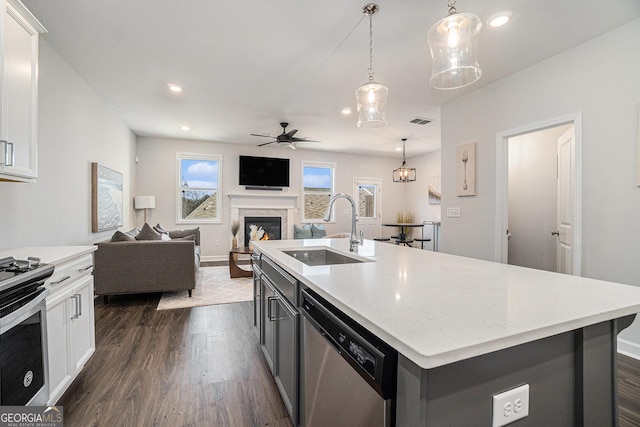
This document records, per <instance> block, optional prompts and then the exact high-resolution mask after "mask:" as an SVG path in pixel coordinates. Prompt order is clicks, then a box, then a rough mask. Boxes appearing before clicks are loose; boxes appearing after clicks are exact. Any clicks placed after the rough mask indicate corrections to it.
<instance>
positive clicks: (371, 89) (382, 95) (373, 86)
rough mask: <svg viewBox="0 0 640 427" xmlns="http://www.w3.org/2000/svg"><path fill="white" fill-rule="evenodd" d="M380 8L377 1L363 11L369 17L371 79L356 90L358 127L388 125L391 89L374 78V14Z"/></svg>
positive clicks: (366, 6) (367, 5)
mask: <svg viewBox="0 0 640 427" xmlns="http://www.w3.org/2000/svg"><path fill="white" fill-rule="evenodd" d="M379 10H380V8H379V7H378V5H377V4H375V3H369V4H366V5H365V6H364V7H363V8H362V12H363V13H364V14H365V15H367V16H368V17H369V70H368V72H369V81H368V82H367V83H365V84H364V85H362V86H360V87H359V88H358V90H356V102H357V104H358V127H359V128H379V127H383V126H386V125H387V121H386V119H385V113H386V110H387V95H388V94H389V89H387V87H386V86H385V85H383V84H380V83H378V82H376V81H374V80H373V74H374V72H373V15H374V14H375V13H376V12H378V11H379Z"/></svg>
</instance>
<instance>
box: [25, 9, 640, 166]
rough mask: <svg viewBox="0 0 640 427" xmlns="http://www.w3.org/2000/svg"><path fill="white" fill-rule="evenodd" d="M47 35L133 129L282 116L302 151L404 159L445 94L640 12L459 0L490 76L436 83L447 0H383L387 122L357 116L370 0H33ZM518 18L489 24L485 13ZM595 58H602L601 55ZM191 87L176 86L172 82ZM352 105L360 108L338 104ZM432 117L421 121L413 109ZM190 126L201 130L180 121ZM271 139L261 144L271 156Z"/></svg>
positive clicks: (210, 136)
mask: <svg viewBox="0 0 640 427" xmlns="http://www.w3.org/2000/svg"><path fill="white" fill-rule="evenodd" d="M23 2H24V3H25V5H26V6H27V7H28V8H29V9H30V10H31V11H32V12H33V14H34V15H35V16H36V17H37V18H38V19H39V20H40V22H41V23H42V24H43V25H44V26H45V27H46V28H47V30H48V33H47V34H45V35H44V38H45V39H46V40H47V41H48V43H50V44H51V45H52V46H53V48H54V49H55V50H56V51H58V52H59V53H60V54H61V55H62V56H63V57H64V58H65V59H66V60H67V61H68V62H69V63H70V64H71V66H72V67H73V68H74V69H75V70H76V71H77V72H78V73H79V74H80V76H82V78H83V79H84V80H85V81H86V82H87V83H88V84H89V85H90V86H91V87H92V88H93V89H94V90H95V91H96V92H97V93H98V95H99V96H100V97H101V98H102V99H103V100H104V101H105V102H106V103H107V104H108V105H109V107H110V108H112V109H113V110H114V111H115V112H116V113H117V114H118V115H119V117H120V118H121V119H122V120H123V121H124V123H125V124H126V125H127V126H128V127H129V128H131V130H132V131H133V132H134V133H135V134H136V135H146V136H162V137H172V138H189V139H202V140H211V141H221V142H229V143H234V144H251V145H258V144H260V143H263V142H266V141H267V140H266V139H265V138H259V137H255V136H250V134H251V133H268V134H271V135H274V136H275V135H278V134H279V133H280V132H281V128H280V126H279V122H281V121H287V122H289V123H290V127H289V130H290V129H293V128H295V129H299V132H298V133H297V135H296V136H297V137H309V138H311V139H319V140H321V141H322V142H319V143H312V142H303V143H300V144H299V145H298V148H300V149H305V148H309V149H314V150H329V151H338V152H348V153H366V154H372V155H381V156H394V157H395V156H398V153H397V152H396V151H395V149H396V148H397V147H400V146H401V142H400V140H401V138H407V139H408V140H407V144H406V151H407V157H411V156H414V155H417V154H422V153H426V152H429V151H433V150H437V149H439V147H440V123H439V116H440V107H439V106H440V105H441V104H442V103H444V102H446V101H447V100H450V99H452V98H453V97H456V96H459V95H461V94H465V93H468V92H470V91H473V90H476V89H478V88H480V87H482V86H485V85H487V84H490V83H491V82H493V81H495V80H497V79H500V78H502V77H504V76H506V75H508V74H510V73H513V72H515V71H517V70H520V69H523V68H525V67H527V66H530V65H532V64H534V63H536V62H539V61H541V60H543V59H545V58H548V57H550V56H552V55H554V54H556V53H558V52H561V51H563V50H566V49H568V48H570V47H572V46H575V45H577V44H580V43H582V42H584V41H586V40H589V39H591V38H593V37H596V36H598V35H599V34H602V33H604V32H606V31H609V30H611V29H613V28H615V27H617V26H619V25H621V24H623V23H626V22H629V21H631V20H633V19H636V18H638V17H639V16H640V2H638V1H637V0H609V1H602V0H562V1H558V0H482V1H478V0H475V1H472V0H458V2H457V4H456V6H457V8H458V11H459V12H471V13H475V14H476V15H478V16H479V17H480V19H481V20H482V21H483V23H484V24H485V25H484V26H483V29H482V31H481V35H480V40H479V55H478V56H479V62H480V65H481V68H482V69H483V75H482V77H481V79H480V80H479V81H478V82H476V83H474V84H473V85H471V86H469V87H467V88H463V89H457V90H450V91H442V90H437V89H433V88H431V87H430V86H429V82H428V81H429V77H430V74H431V59H430V57H429V49H428V45H427V42H426V34H427V31H428V29H429V28H430V27H431V25H432V24H433V23H435V22H436V21H437V20H439V19H440V18H442V17H444V16H445V15H446V12H447V4H446V0H437V1H436V0H420V1H416V0H402V1H397V0H396V1H392V0H378V1H377V3H378V4H379V6H380V11H379V12H378V13H377V14H376V15H374V17H373V65H374V70H375V78H376V80H377V81H378V82H380V83H383V84H385V85H387V86H388V88H389V101H388V113H387V121H388V123H389V125H388V126H387V127H385V128H381V129H373V130H367V129H359V128H357V127H356V121H357V114H356V113H355V110H356V103H355V91H356V89H357V88H358V87H359V86H360V85H362V84H364V83H365V82H366V81H367V77H368V75H367V68H368V62H369V58H368V54H369V39H368V37H369V31H368V18H367V17H366V16H365V15H364V14H363V13H362V7H363V6H364V5H365V4H366V1H364V0H363V1H361V2H357V1H345V0H323V1H309V0H271V1H258V0H253V1H251V0H226V1H224V0H218V1H211V0H189V1H185V0H136V1H131V0H109V1H107V0H96V1H87V0H57V1H48V0H24V1H23ZM502 10H509V11H511V12H513V19H512V20H511V22H510V23H509V24H507V25H506V26H504V27H501V28H497V29H494V28H490V27H489V26H488V25H486V21H487V18H489V17H490V16H491V15H493V14H494V13H496V12H499V11H502ZM594 60H597V59H596V58H594ZM169 83H174V84H178V85H180V86H182V87H183V89H184V90H183V92H182V93H180V94H174V93H171V92H170V91H169V90H168V87H167V85H168V84H169ZM345 107H349V108H351V110H352V111H354V113H352V114H351V115H350V116H344V115H343V114H341V110H342V109H343V108H345ZM416 117H421V118H427V119H430V120H433V122H432V123H429V124H427V125H416V124H412V123H410V120H412V119H414V118H416ZM181 125H188V126H189V127H190V128H191V129H190V130H189V131H183V130H181V129H180V126H181ZM274 145H275V144H271V145H267V146H265V147H263V148H262V149H263V150H264V152H265V155H268V154H269V151H270V150H273V148H270V147H272V146H274Z"/></svg>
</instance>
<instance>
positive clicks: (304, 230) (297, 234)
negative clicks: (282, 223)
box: [293, 224, 313, 239]
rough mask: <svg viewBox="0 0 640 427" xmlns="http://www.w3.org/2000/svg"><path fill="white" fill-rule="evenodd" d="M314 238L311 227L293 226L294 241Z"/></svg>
mask: <svg viewBox="0 0 640 427" xmlns="http://www.w3.org/2000/svg"><path fill="white" fill-rule="evenodd" d="M312 237H313V235H312V233H311V225H310V224H305V225H303V226H299V225H296V224H294V225H293V238H294V239H311V238H312Z"/></svg>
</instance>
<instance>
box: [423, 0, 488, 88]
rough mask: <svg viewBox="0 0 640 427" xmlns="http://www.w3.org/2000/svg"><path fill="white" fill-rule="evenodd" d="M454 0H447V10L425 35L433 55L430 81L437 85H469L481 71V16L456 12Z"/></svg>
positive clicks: (441, 86) (447, 86)
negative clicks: (479, 52)
mask: <svg viewBox="0 0 640 427" xmlns="http://www.w3.org/2000/svg"><path fill="white" fill-rule="evenodd" d="M455 4H456V2H455V0H448V2H447V6H448V7H449V14H448V15H447V17H445V18H442V19H441V20H439V21H438V22H436V23H435V24H433V26H432V27H431V29H430V30H429V34H428V36H427V39H428V41H429V48H430V49H431V57H432V58H433V67H432V73H431V78H430V79H429V83H431V86H433V87H435V88H436V89H457V88H461V87H464V86H468V85H470V84H471V83H473V82H475V81H476V80H478V79H479V78H480V76H481V75H482V70H481V69H480V65H479V64H478V59H477V50H478V38H477V36H478V33H479V32H480V28H482V23H481V22H480V19H479V18H478V17H477V16H476V15H474V14H472V13H458V11H457V10H456V8H455Z"/></svg>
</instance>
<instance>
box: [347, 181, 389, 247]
mask: <svg viewBox="0 0 640 427" xmlns="http://www.w3.org/2000/svg"><path fill="white" fill-rule="evenodd" d="M353 195H354V199H355V202H356V209H357V212H358V222H357V223H356V230H357V233H358V235H360V231H362V232H363V234H364V237H365V239H373V238H374V237H377V236H380V235H381V234H380V232H381V225H380V218H381V214H380V206H381V199H382V183H381V181H380V179H378V178H354V179H353Z"/></svg>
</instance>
